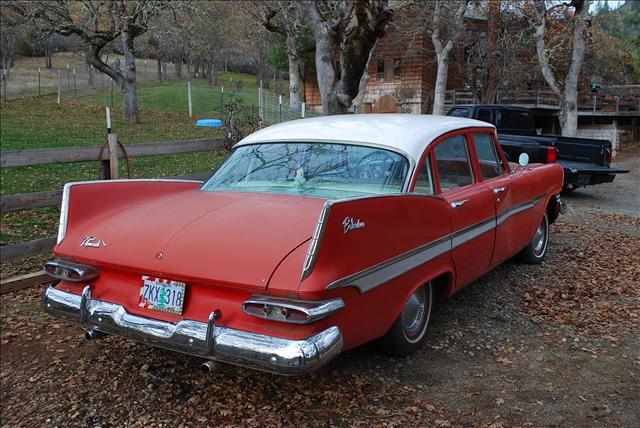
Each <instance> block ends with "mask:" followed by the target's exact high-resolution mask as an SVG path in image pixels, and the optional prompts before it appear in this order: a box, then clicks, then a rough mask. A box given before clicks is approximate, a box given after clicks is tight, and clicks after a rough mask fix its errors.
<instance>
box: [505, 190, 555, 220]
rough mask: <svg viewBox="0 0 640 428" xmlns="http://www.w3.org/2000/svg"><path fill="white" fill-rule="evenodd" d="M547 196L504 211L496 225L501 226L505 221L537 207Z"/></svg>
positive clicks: (541, 196)
mask: <svg viewBox="0 0 640 428" xmlns="http://www.w3.org/2000/svg"><path fill="white" fill-rule="evenodd" d="M545 196H546V195H540V196H538V197H536V198H534V199H532V200H530V201H526V202H522V203H520V204H518V205H515V206H513V207H511V208H510V209H508V210H505V211H503V212H502V213H500V214H499V215H498V216H497V218H496V223H497V225H500V224H502V223H504V222H505V221H507V220H508V219H509V218H510V217H512V216H514V215H516V214H519V213H521V212H522V211H526V210H528V209H531V208H533V207H535V206H536V205H537V204H538V202H540V201H541V200H542V199H543V198H544V197H545Z"/></svg>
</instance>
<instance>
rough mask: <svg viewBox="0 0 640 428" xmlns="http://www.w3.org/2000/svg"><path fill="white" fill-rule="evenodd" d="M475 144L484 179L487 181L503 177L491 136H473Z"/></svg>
mask: <svg viewBox="0 0 640 428" xmlns="http://www.w3.org/2000/svg"><path fill="white" fill-rule="evenodd" d="M473 144H474V145H475V146H476V153H477V154H478V164H479V165H480V172H481V173H482V178H484V179H485V180H486V179H489V178H494V177H498V176H500V175H502V167H501V165H500V158H499V157H498V152H497V150H496V146H495V144H494V143H493V138H492V137H491V134H487V133H478V134H473Z"/></svg>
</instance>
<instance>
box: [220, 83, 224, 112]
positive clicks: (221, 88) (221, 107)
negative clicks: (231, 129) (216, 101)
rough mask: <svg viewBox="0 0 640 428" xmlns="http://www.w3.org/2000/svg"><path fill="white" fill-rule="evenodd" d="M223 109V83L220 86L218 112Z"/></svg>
mask: <svg viewBox="0 0 640 428" xmlns="http://www.w3.org/2000/svg"><path fill="white" fill-rule="evenodd" d="M223 111H224V85H222V86H221V87H220V113H222V112H223Z"/></svg>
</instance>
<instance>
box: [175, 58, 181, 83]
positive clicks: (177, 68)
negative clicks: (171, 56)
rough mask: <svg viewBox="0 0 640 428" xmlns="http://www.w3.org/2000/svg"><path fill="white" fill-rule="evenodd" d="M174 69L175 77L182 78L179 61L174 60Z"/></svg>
mask: <svg viewBox="0 0 640 428" xmlns="http://www.w3.org/2000/svg"><path fill="white" fill-rule="evenodd" d="M175 69H176V77H177V78H180V77H182V60H181V59H176V60H175Z"/></svg>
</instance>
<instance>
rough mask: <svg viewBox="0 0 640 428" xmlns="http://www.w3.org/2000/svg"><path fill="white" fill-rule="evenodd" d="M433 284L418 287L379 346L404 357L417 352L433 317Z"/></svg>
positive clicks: (379, 340)
mask: <svg viewBox="0 0 640 428" xmlns="http://www.w3.org/2000/svg"><path fill="white" fill-rule="evenodd" d="M432 303H433V286H432V285H431V283H428V284H426V285H423V286H421V287H418V288H417V289H416V291H414V292H413V294H412V295H411V297H409V300H407V301H406V302H405V304H404V307H403V308H402V311H401V312H400V315H398V318H396V320H395V322H394V323H393V325H392V326H391V328H390V329H389V331H388V332H387V334H385V335H384V336H383V337H382V338H380V339H378V342H377V344H378V347H379V348H380V349H381V350H382V351H383V352H385V353H388V354H391V355H395V356H399V357H404V356H407V355H409V354H412V353H414V352H416V351H417V350H418V349H420V347H421V346H422V344H423V343H424V341H425V339H426V337H427V335H426V333H427V327H429V320H430V319H431V308H432Z"/></svg>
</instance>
